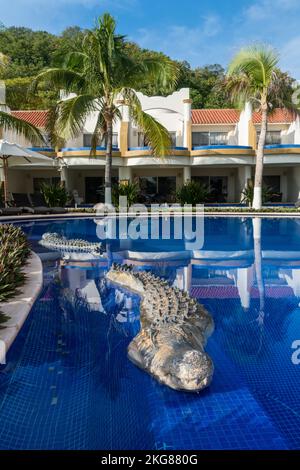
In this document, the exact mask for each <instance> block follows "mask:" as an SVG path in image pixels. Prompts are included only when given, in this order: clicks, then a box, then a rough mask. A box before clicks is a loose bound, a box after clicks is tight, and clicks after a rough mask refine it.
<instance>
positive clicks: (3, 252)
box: [0, 224, 30, 328]
mask: <svg viewBox="0 0 300 470" xmlns="http://www.w3.org/2000/svg"><path fill="white" fill-rule="evenodd" d="M29 253H30V250H29V246H28V242H27V239H26V236H25V234H24V233H23V232H22V230H21V229H20V228H19V227H15V226H13V225H6V224H3V225H0V302H5V301H7V300H9V299H10V298H11V297H13V296H14V295H16V294H17V293H18V289H19V287H21V286H22V284H23V283H24V281H25V275H24V273H23V272H22V268H23V267H24V265H25V264H26V260H27V258H28V256H29ZM7 320H8V317H7V316H6V315H4V314H3V313H1V312H0V328H3V324H5V322H6V321H7Z"/></svg>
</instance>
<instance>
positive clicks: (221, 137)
mask: <svg viewBox="0 0 300 470" xmlns="http://www.w3.org/2000/svg"><path fill="white" fill-rule="evenodd" d="M209 145H227V132H210V135H209Z"/></svg>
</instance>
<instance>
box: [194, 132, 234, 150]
mask: <svg viewBox="0 0 300 470" xmlns="http://www.w3.org/2000/svg"><path fill="white" fill-rule="evenodd" d="M227 136H228V134H227V132H193V134H192V145H193V147H202V146H203V145H227Z"/></svg>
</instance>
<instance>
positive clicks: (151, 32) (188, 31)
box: [134, 15, 222, 65]
mask: <svg viewBox="0 0 300 470" xmlns="http://www.w3.org/2000/svg"><path fill="white" fill-rule="evenodd" d="M196 23H198V24H199V26H197V27H194V28H193V27H188V26H184V25H171V26H168V27H165V28H164V29H163V30H158V29H149V28H147V29H146V28H142V29H139V30H138V32H137V34H136V35H135V37H134V40H135V41H136V42H137V43H138V44H139V45H140V46H142V47H145V48H149V49H154V50H158V51H162V52H164V53H166V54H168V55H170V56H171V57H172V58H175V59H178V60H188V61H189V62H191V63H192V64H193V65H200V64H203V63H206V62H207V60H206V58H207V57H208V56H209V54H210V51H211V49H212V45H211V43H210V39H211V38H212V37H214V36H217V35H218V34H219V33H220V32H221V30H222V27H221V21H220V19H219V17H218V16H216V15H208V16H202V17H200V18H199V19H198V20H197V22H196Z"/></svg>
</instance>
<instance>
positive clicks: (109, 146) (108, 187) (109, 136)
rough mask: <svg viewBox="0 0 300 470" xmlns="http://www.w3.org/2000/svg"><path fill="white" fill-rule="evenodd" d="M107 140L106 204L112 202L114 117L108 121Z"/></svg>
mask: <svg viewBox="0 0 300 470" xmlns="http://www.w3.org/2000/svg"><path fill="white" fill-rule="evenodd" d="M106 125H107V142H106V161H105V204H111V203H112V200H111V168H112V131H113V129H112V118H108V119H107V122H106Z"/></svg>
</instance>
